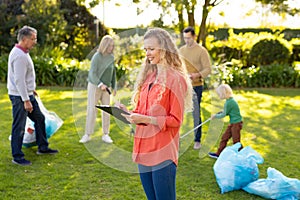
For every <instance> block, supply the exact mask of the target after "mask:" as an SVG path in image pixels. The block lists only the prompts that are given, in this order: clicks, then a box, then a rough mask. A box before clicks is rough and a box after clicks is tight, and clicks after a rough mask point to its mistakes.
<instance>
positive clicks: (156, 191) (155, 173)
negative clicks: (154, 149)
mask: <svg viewBox="0 0 300 200" xmlns="http://www.w3.org/2000/svg"><path fill="white" fill-rule="evenodd" d="M138 168H139V173H140V179H141V182H142V185H143V188H144V191H145V193H146V196H147V199H148V200H175V199H176V186H175V183H176V165H175V164H174V162H172V161H171V160H167V161H164V162H162V163H160V164H158V165H156V166H144V165H141V164H139V165H138Z"/></svg>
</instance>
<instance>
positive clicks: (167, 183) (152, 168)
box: [124, 28, 192, 200]
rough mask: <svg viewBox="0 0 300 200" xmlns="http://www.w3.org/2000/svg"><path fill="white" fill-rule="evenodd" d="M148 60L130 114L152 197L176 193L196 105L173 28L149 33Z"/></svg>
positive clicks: (135, 150)
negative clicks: (187, 118) (182, 143)
mask: <svg viewBox="0 0 300 200" xmlns="http://www.w3.org/2000/svg"><path fill="white" fill-rule="evenodd" d="M144 49H145V51H146V60H145V63H144V65H143V67H142V69H141V71H140V73H139V75H138V77H137V81H136V86H135V91H134V95H133V99H132V100H133V101H132V102H133V104H134V107H135V109H134V110H133V111H132V112H131V114H130V115H124V116H125V117H126V118H127V120H128V121H130V122H131V123H134V124H137V126H136V133H135V137H134V147H133V154H132V157H133V161H134V162H136V163H138V168H139V173H140V179H141V182H142V185H143V188H144V191H145V193H146V196H147V198H148V199H163V200H168V199H176V189H175V178H176V168H177V164H178V150H179V129H180V126H181V124H182V121H183V114H184V111H185V110H186V109H191V108H192V86H191V82H190V79H189V77H188V74H187V72H186V69H185V66H184V65H183V63H182V61H181V60H180V58H179V56H178V50H177V47H176V45H175V44H174V42H173V41H172V38H171V36H170V34H169V33H168V32H167V31H165V30H163V29H160V28H153V29H149V30H148V31H147V32H146V33H145V35H144Z"/></svg>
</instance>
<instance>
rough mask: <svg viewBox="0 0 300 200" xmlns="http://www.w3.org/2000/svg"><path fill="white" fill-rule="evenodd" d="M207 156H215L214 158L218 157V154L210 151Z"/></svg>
mask: <svg viewBox="0 0 300 200" xmlns="http://www.w3.org/2000/svg"><path fill="white" fill-rule="evenodd" d="M208 156H209V157H211V158H215V159H218V158H219V155H218V154H216V153H212V152H209V153H208Z"/></svg>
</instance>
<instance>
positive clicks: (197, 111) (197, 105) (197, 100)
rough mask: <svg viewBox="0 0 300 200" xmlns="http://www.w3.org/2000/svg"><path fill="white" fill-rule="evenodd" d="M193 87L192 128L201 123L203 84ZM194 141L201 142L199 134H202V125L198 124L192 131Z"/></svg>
mask: <svg viewBox="0 0 300 200" xmlns="http://www.w3.org/2000/svg"><path fill="white" fill-rule="evenodd" d="M193 89H194V92H195V93H194V95H193V104H194V110H193V118H194V128H195V127H196V126H198V125H199V124H201V123H202V120H201V99H202V92H203V86H202V85H201V86H195V87H193ZM194 134H195V138H194V141H195V142H201V136H202V127H201V126H200V127H199V128H198V129H196V130H195V131H194Z"/></svg>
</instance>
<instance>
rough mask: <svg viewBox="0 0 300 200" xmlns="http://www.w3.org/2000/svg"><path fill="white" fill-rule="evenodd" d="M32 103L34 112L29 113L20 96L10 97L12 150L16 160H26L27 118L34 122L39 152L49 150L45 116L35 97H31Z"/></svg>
mask: <svg viewBox="0 0 300 200" xmlns="http://www.w3.org/2000/svg"><path fill="white" fill-rule="evenodd" d="M29 98H30V102H31V104H32V106H33V111H32V112H31V113H29V112H28V111H26V110H25V108H24V102H23V101H22V99H21V97H20V96H13V95H9V99H10V101H11V103H12V115H13V123H12V132H11V150H12V156H13V158H14V160H20V159H23V158H24V153H23V152H22V145H23V137H24V133H25V125H26V120H27V116H28V117H29V119H31V120H32V121H33V122H34V128H35V135H36V143H37V145H38V148H39V150H42V151H43V150H47V149H48V141H47V137H46V128H45V116H44V115H43V113H42V112H41V110H40V108H39V105H38V103H37V101H36V100H35V98H34V96H33V95H30V96H29Z"/></svg>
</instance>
